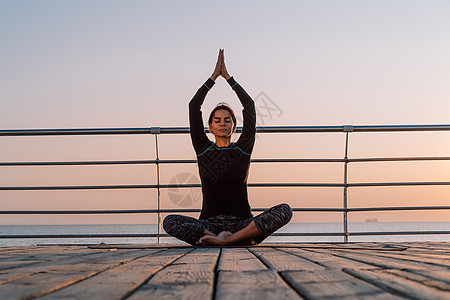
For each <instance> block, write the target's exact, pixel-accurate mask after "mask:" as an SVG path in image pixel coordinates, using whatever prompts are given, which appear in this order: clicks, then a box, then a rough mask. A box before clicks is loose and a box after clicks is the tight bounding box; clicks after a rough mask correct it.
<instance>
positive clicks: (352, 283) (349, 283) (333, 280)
mask: <svg viewBox="0 0 450 300" xmlns="http://www.w3.org/2000/svg"><path fill="white" fill-rule="evenodd" d="M281 276H282V277H283V278H284V279H285V280H286V281H287V282H289V283H290V285H291V286H292V287H294V288H295V289H296V290H297V291H298V292H299V293H300V294H301V295H302V296H304V297H305V298H307V299H322V298H326V299H335V298H343V297H345V298H346V299H347V298H357V299H362V298H367V299H369V298H370V299H377V298H378V299H379V298H389V299H400V297H397V296H395V295H392V294H390V293H389V292H387V291H385V290H383V289H381V288H379V287H376V286H373V285H372V284H369V283H367V282H365V281H362V280H360V279H357V278H355V277H352V276H350V275H348V274H345V273H343V272H341V271H339V270H335V269H325V270H319V271H285V272H282V273H281Z"/></svg>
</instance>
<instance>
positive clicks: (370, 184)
mask: <svg viewBox="0 0 450 300" xmlns="http://www.w3.org/2000/svg"><path fill="white" fill-rule="evenodd" d="M424 185H430V186H432V185H450V182H449V181H442V182H438V181H436V182H378V183H374V182H367V183H347V184H345V183H249V184H248V187H333V188H339V187H377V186H378V187H379V186H424ZM198 187H201V184H200V183H186V184H159V185H158V184H128V185H127V184H124V185H68V186H2V187H0V190H4V191H30V190H31V191H42V190H48V191H49V190H112V189H156V188H161V189H169V188H198Z"/></svg>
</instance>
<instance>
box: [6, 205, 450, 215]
mask: <svg viewBox="0 0 450 300" xmlns="http://www.w3.org/2000/svg"><path fill="white" fill-rule="evenodd" d="M445 209H450V206H402V207H358V208H347V209H345V208H325V207H293V208H292V210H293V211H299V212H300V211H303V212H308V211H309V212H313V211H315V212H366V211H398V210H445ZM265 210H267V208H252V211H265ZM201 211H202V210H201V209H200V208H169V209H159V210H158V209H114V210H112V209H111V210H3V211H0V215H83V214H86V215H87V214H93V215H101V214H154V213H158V212H161V213H180V212H201Z"/></svg>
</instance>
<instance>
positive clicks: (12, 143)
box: [0, 0, 450, 224]
mask: <svg viewBox="0 0 450 300" xmlns="http://www.w3.org/2000/svg"><path fill="white" fill-rule="evenodd" d="M219 11H220V13H218V12H219ZM218 14H219V15H218ZM0 24H1V25H2V26H0V28H2V29H1V30H0V38H1V40H2V48H1V49H0V54H1V55H0V65H1V66H2V72H1V73H0V99H1V101H0V129H20V128H29V129H31V128H84V127H88V128H89V127H90V128H93V127H151V126H162V127H171V126H183V127H184V126H188V114H187V103H188V102H189V100H190V99H191V97H192V96H193V95H194V93H195V92H196V90H197V89H198V88H199V87H200V86H201V84H203V82H204V81H205V80H206V79H207V78H208V77H209V76H210V74H211V72H212V70H213V67H214V64H215V59H216V57H217V51H218V49H219V48H225V58H226V62H227V67H228V69H229V71H230V73H231V75H234V76H235V78H236V79H237V81H238V82H239V83H241V85H242V86H243V87H244V88H245V89H246V90H247V92H248V93H249V94H250V95H251V96H252V97H253V98H254V99H255V101H256V104H257V106H259V121H258V125H269V126H272V125H273V126H275V125H293V126H294V125H344V124H353V125H376V124H385V125H396V124H405V125H412V124H449V123H450V122H449V118H448V112H449V111H450V101H449V99H450V85H449V84H448V82H450V56H449V55H448V53H450V3H449V2H448V1H426V2H425V1H423V2H413V1H406V0H405V1H394V2H393V1H387V0H384V1H375V2H371V3H369V2H366V1H364V2H362V1H356V0H355V1H339V2H336V1H283V2H281V3H279V2H270V1H246V2H244V3H243V2H239V1H231V2H227V4H226V5H223V4H219V3H211V2H209V1H199V2H194V3H192V2H189V3H185V2H181V1H180V2H170V3H169V2H167V3H166V2H163V3H157V2H151V1H131V2H118V3H111V2H109V1H108V2H106V1H76V2H55V1H39V2H26V3H25V2H20V3H18V2H3V3H2V4H0ZM261 93H263V94H261ZM221 101H226V102H228V103H229V104H231V105H232V106H233V107H234V108H235V111H236V112H237V114H238V115H239V116H240V114H241V113H240V103H239V101H238V100H237V97H236V95H235V94H234V92H233V91H232V90H231V89H230V88H229V86H228V85H227V84H226V82H225V81H224V80H223V79H222V78H219V79H218V80H217V84H216V85H215V87H214V88H213V90H212V91H211V92H210V93H209V95H208V97H207V99H206V101H205V104H204V107H203V111H204V112H205V114H207V113H208V112H209V111H210V110H211V108H212V107H213V106H215V104H216V103H217V102H221ZM264 103H266V104H267V103H269V106H270V108H272V109H273V111H272V112H273V114H272V115H269V112H268V111H267V110H265V109H264ZM240 125H241V124H238V126H240ZM344 138H345V136H344V134H342V133H333V134H292V135H287V134H278V135H273V134H258V139H257V142H256V146H255V150H254V154H253V157H254V158H274V157H282V158H287V157H295V158H315V157H318V158H343V156H344ZM160 144H161V150H160V151H161V157H162V158H179V159H184V158H186V159H193V158H194V152H193V150H192V146H191V144H190V139H189V137H188V136H180V135H171V136H162V137H160ZM154 148H155V145H154V137H153V136H71V137H0V149H1V150H0V160H1V161H64V160H74V161H78V160H80V161H83V160H125V159H154V158H155V150H154ZM449 154H450V133H449V132H428V133H352V134H350V150H349V157H350V158H360V157H383V156H387V157H397V156H450V155H449ZM162 167H163V169H162V171H161V175H162V182H163V183H168V182H170V180H172V178H173V177H174V176H176V175H177V174H180V173H189V174H193V175H195V176H197V177H198V174H197V169H196V166H195V165H188V166H166V165H164V166H162ZM155 180H156V169H155V167H154V166H148V165H144V166H123V165H122V166H76V167H54V166H53V167H15V168H12V167H0V185H1V186H20V185H30V186H34V185H36V186H39V185H70V184H73V185H97V184H105V185H108V184H154V183H155ZM342 180H343V164H338V163H333V164H319V163H314V164H306V163H296V164H291V165H288V164H279V165H273V164H272V165H268V164H253V165H252V166H251V170H250V175H249V182H283V181H286V182H332V183H342ZM371 181H373V182H391V181H392V182H397V181H450V162H449V161H444V162H397V163H379V164H377V163H354V164H350V167H349V182H371ZM193 195H195V197H196V198H195V197H194V198H195V199H198V200H197V202H196V203H195V204H194V206H193V207H198V208H199V207H200V203H201V201H200V198H199V194H198V193H194V194H193ZM249 195H250V202H251V205H252V206H253V207H268V206H271V205H275V204H277V203H280V202H287V203H289V204H291V205H292V206H293V207H341V206H342V197H343V196H342V195H343V191H342V188H286V189H269V188H250V189H249ZM449 196H450V187H446V186H440V187H397V188H350V190H349V207H376V206H390V205H392V206H409V205H414V206H416V205H417V206H421V205H423V206H425V205H426V206H432V205H437V206H438V205H450V200H449V199H450V197H449ZM162 200H163V207H167V208H169V207H177V206H176V205H175V204H173V203H172V202H171V199H170V197H169V195H168V194H167V191H166V190H163V192H162ZM155 207H156V192H155V191H154V190H123V191H121V190H117V191H116V190H107V191H104V190H100V191H52V192H48V191H47V192H46V191H38V192H36V191H32V192H29V191H17V192H16V191H0V209H1V210H20V209H27V210H32V209H36V210H46V209H48V210H57V209H68V210H69V209H77V210H81V209H138V208H155ZM374 217H376V218H378V219H379V221H450V212H449V211H448V210H446V211H436V212H423V211H418V212H412V211H410V212H401V213H400V212H375V213H351V214H350V216H349V220H350V221H353V222H358V221H364V220H365V219H366V218H374ZM341 220H342V214H336V213H320V214H318V213H296V215H295V217H294V221H296V222H301V221H304V222H335V221H341ZM153 221H154V216H147V215H132V216H126V215H119V216H21V215H14V216H4V215H2V217H1V220H0V224H33V223H45V224H47V223H149V222H153Z"/></svg>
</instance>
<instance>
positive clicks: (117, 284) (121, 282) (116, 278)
mask: <svg viewBox="0 0 450 300" xmlns="http://www.w3.org/2000/svg"><path fill="white" fill-rule="evenodd" d="M185 253H186V250H185V249H183V250H180V249H168V250H164V251H160V252H157V253H154V254H152V255H151V256H145V257H142V258H138V259H136V260H133V261H131V262H128V263H125V264H123V265H120V266H118V267H116V268H112V269H109V270H106V271H105V272H102V273H100V274H98V275H96V276H93V277H90V278H88V279H86V280H83V281H81V282H79V283H77V284H74V285H71V286H68V287H66V288H64V289H61V290H58V291H56V292H54V293H50V294H47V295H46V296H43V297H41V298H39V299H42V300H45V299H123V298H124V297H125V296H127V295H128V294H129V293H130V292H131V291H133V290H135V289H137V288H138V287H139V286H140V285H142V284H143V283H145V281H147V280H148V279H149V278H150V276H152V275H153V274H154V273H156V272H158V271H159V270H161V269H162V268H164V267H165V266H166V265H168V264H170V263H171V262H173V261H174V260H175V259H178V258H179V257H181V256H182V255H184V254H185Z"/></svg>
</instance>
